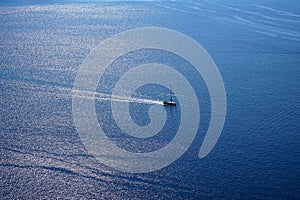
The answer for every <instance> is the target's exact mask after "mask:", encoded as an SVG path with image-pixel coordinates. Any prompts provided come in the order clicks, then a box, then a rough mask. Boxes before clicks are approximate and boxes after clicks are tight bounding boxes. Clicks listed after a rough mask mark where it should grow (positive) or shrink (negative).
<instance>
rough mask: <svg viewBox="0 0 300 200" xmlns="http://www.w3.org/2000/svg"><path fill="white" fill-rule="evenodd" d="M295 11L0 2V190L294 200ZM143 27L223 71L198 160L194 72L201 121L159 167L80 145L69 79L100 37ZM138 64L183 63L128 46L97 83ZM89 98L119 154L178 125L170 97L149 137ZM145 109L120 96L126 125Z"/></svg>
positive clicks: (278, 5)
mask: <svg viewBox="0 0 300 200" xmlns="http://www.w3.org/2000/svg"><path fill="white" fill-rule="evenodd" d="M299 11H300V5H299V4H298V3H297V1H293V0H288V1H264V2H261V1H258V0H249V1H246V0H245V1H226V2H223V1H201V2H197V1H188V2H184V1H172V2H167V1H147V2H137V1H134V2H113V3H95V2H91V1H89V2H88V1H84V2H82V1H81V2H80V1H77V2H75V1H72V2H70V1H65V2H63V1H55V3H53V2H48V3H42V4H38V3H37V2H35V1H27V2H25V3H18V2H14V1H3V2H1V7H0V15H1V18H0V84H1V87H0V90H1V101H0V106H1V120H0V134H1V140H0V158H1V160H0V176H1V178H0V197H1V199H37V198H50V199H55V198H68V199H69V198H70V199H71V198H74V199H179V198H182V199H203V198H205V199H206V198H212V199H216V198H226V199H228V198H233V199H253V198H268V199H269V198H270V199H299V198H300V182H299V177H300V149H299V145H300V144H299V141H300V136H299V131H300V79H299V77H300V68H299V66H300V12H299ZM148 26H157V27H164V28H169V29H173V30H176V31H179V32H181V33H184V34H186V35H187V36H189V37H191V38H193V39H195V40H196V41H197V42H199V43H200V44H201V45H203V47H204V48H205V49H206V50H207V51H208V52H209V54H210V55H211V56H212V58H213V59H214V61H215V63H216V64H217V66H218V68H219V71H220V73H221V75H222V77H223V81H224V85H225V88H226V94H227V116H226V122H225V125H224V129H223V131H222V134H221V137H220V139H219V140H218V142H217V144H216V146H215V147H214V149H213V150H212V151H211V152H210V153H209V154H208V156H207V157H205V158H203V159H199V158H198V152H199V149H200V146H201V144H202V141H203V138H204V136H205V133H206V131H207V129H208V124H209V118H210V109H209V108H210V102H209V95H208V91H207V89H206V87H205V84H204V82H203V81H202V80H200V84H199V85H197V86H195V89H196V90H197V91H199V92H198V94H197V95H198V98H199V99H200V100H201V105H200V109H201V121H200V124H199V125H200V127H199V130H198V132H197V135H196V138H195V139H194V141H193V143H192V145H191V146H190V148H189V149H188V151H187V152H186V153H185V154H184V155H183V156H182V157H181V158H180V159H178V160H177V161H175V162H174V163H172V164H171V165H170V166H167V167H165V168H163V169H161V170H158V171H154V172H151V173H142V174H131V173H125V172H121V171H118V170H115V169H112V168H110V167H108V166H105V165H103V164H102V163H99V162H98V161H97V160H96V159H95V158H94V157H93V156H91V155H89V154H88V152H87V149H86V148H85V146H84V145H83V143H82V141H81V140H80V137H79V135H78V133H77V130H76V127H75V124H74V121H73V113H72V88H73V85H74V82H75V78H76V74H77V72H78V70H79V68H80V65H81V63H82V62H83V60H84V59H85V58H86V57H87V56H88V55H89V53H90V51H91V50H93V49H94V48H95V47H96V46H97V45H98V44H99V42H101V41H103V40H104V39H106V38H108V37H110V36H112V35H114V34H117V33H120V32H122V31H125V30H128V29H133V28H138V27H148ZM132 59H133V60H134V62H132ZM147 62H160V63H163V64H170V65H174V68H175V69H177V70H179V69H180V68H179V67H178V66H186V67H191V66H189V65H190V64H189V63H187V62H186V61H185V60H183V59H182V58H179V57H176V56H174V55H171V54H170V53H168V52H163V51H157V50H151V49H148V50H144V51H141V52H132V53H131V54H128V55H125V56H124V57H122V58H119V59H118V60H117V61H116V62H115V63H114V64H113V65H112V66H111V68H110V71H109V70H108V71H107V72H106V73H107V77H110V78H109V79H103V80H101V81H100V82H101V83H103V84H99V85H98V87H97V91H98V92H99V93H101V92H102V93H108V94H109V93H110V92H111V89H112V88H113V87H114V82H115V81H116V79H118V77H120V76H121V75H122V73H124V70H125V69H128V68H130V67H133V66H135V65H138V64H143V63H147ZM176 66H177V68H176ZM191 69H192V67H191ZM181 73H182V74H184V75H185V77H187V78H188V79H189V80H190V81H191V83H192V84H193V83H195V82H196V81H197V82H198V79H201V78H199V77H198V76H196V75H195V73H194V71H193V70H191V71H184V70H182V71H181ZM168 92H169V91H168V88H165V87H161V86H158V85H146V86H144V87H142V88H140V90H139V91H137V93H136V94H135V96H133V97H134V98H153V99H159V98H165V97H164V96H161V94H167V93H168ZM95 105H96V111H97V117H98V120H99V122H101V123H102V124H101V126H102V127H103V129H104V130H105V131H106V133H107V135H108V136H109V138H110V139H111V140H112V141H114V142H115V143H116V145H118V146H120V147H122V148H124V149H126V150H127V151H133V152H148V151H153V150H156V149H159V148H161V147H162V146H164V145H167V144H168V143H169V142H170V141H171V140H172V139H173V137H174V135H173V133H174V131H175V132H176V129H177V128H178V123H179V118H178V115H179V114H180V105H179V107H176V108H174V109H173V108H168V107H167V108H166V113H167V114H168V116H169V118H168V121H167V123H166V126H165V128H164V129H163V130H162V132H161V133H160V134H158V135H156V136H155V137H152V138H150V139H149V140H146V139H136V138H133V137H132V136H127V135H125V134H123V133H122V132H121V131H120V130H119V128H118V126H117V125H116V124H115V122H114V120H113V117H112V116H111V112H110V111H111V110H110V108H109V101H107V100H101V99H98V100H97V101H96V102H95ZM150 106H151V105H149V104H145V105H144V104H140V103H134V102H132V103H130V112H132V117H133V119H134V121H135V122H136V123H137V124H139V125H141V126H144V125H147V124H148V123H149V120H150V119H149V116H148V115H147V112H148V110H149V107H150ZM171 109H172V110H171Z"/></svg>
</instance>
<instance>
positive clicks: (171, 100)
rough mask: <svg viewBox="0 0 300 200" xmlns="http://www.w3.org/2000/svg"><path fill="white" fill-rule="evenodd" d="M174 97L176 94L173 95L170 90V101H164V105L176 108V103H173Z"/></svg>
mask: <svg viewBox="0 0 300 200" xmlns="http://www.w3.org/2000/svg"><path fill="white" fill-rule="evenodd" d="M173 96H174V94H172V92H171V90H170V100H168V101H163V104H164V105H166V106H176V102H175V101H173Z"/></svg>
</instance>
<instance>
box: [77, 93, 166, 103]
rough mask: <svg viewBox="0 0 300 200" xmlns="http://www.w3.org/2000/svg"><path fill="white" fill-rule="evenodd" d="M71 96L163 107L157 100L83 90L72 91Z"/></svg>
mask: <svg viewBox="0 0 300 200" xmlns="http://www.w3.org/2000/svg"><path fill="white" fill-rule="evenodd" d="M72 95H73V96H75V97H78V98H86V99H93V100H100V101H119V102H126V103H140V104H157V105H164V103H163V101H159V100H152V99H147V98H134V97H126V96H125V97H124V96H116V95H111V94H106V93H100V92H91V91H83V90H73V91H72Z"/></svg>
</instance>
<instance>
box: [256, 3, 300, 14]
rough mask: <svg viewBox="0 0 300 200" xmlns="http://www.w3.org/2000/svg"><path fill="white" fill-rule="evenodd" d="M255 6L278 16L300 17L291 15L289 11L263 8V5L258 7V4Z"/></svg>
mask: <svg viewBox="0 0 300 200" xmlns="http://www.w3.org/2000/svg"><path fill="white" fill-rule="evenodd" d="M255 6H256V7H258V8H262V9H265V10H270V11H273V12H275V13H276V14H278V15H284V16H291V17H300V15H298V14H295V13H291V12H288V11H282V10H277V9H274V8H270V7H267V6H262V5H258V4H255Z"/></svg>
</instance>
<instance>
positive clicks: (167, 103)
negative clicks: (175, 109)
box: [163, 101, 176, 106]
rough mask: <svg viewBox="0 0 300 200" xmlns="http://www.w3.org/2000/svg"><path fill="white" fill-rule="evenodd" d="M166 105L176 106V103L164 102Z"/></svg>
mask: <svg viewBox="0 0 300 200" xmlns="http://www.w3.org/2000/svg"><path fill="white" fill-rule="evenodd" d="M163 103H164V105H166V106H176V102H175V101H163Z"/></svg>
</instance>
